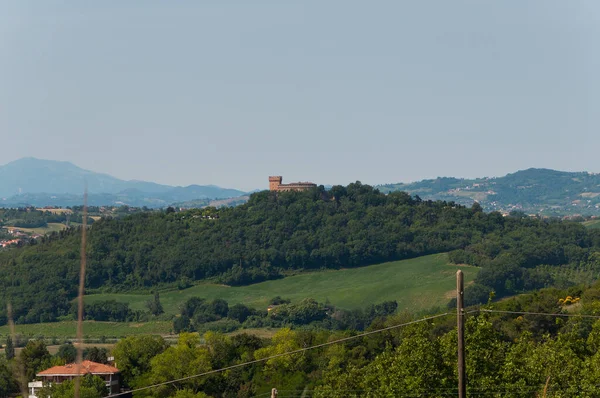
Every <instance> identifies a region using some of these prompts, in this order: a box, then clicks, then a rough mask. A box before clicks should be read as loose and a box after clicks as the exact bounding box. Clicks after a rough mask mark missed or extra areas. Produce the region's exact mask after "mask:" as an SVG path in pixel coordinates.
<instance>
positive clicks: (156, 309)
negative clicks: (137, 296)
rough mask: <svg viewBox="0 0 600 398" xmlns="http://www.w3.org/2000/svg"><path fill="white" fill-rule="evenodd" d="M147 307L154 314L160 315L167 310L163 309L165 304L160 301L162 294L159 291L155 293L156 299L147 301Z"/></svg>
mask: <svg viewBox="0 0 600 398" xmlns="http://www.w3.org/2000/svg"><path fill="white" fill-rule="evenodd" d="M146 307H148V310H150V313H151V314H152V315H160V314H162V313H163V312H165V311H164V310H163V306H162V304H161V303H160V295H159V294H158V292H155V293H154V299H153V300H149V301H148V302H147V303H146Z"/></svg>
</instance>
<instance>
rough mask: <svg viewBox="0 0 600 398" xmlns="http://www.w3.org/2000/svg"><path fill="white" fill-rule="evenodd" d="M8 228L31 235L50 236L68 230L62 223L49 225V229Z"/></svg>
mask: <svg viewBox="0 0 600 398" xmlns="http://www.w3.org/2000/svg"><path fill="white" fill-rule="evenodd" d="M6 228H10V229H14V230H16V231H21V232H25V233H30V234H38V235H46V234H49V233H52V232H58V231H62V230H63V229H65V228H67V226H66V225H65V224H61V223H48V226H47V227H40V228H20V227H11V226H7V227H6Z"/></svg>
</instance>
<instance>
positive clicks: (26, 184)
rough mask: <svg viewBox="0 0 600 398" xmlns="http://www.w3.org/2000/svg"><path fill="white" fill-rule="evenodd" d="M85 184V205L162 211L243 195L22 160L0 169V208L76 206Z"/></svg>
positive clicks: (204, 187) (34, 160)
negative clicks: (197, 202)
mask: <svg viewBox="0 0 600 398" xmlns="http://www.w3.org/2000/svg"><path fill="white" fill-rule="evenodd" d="M86 183H87V187H88V192H89V199H88V200H89V204H90V205H93V206H104V205H123V204H125V205H129V206H147V207H164V206H168V205H170V204H172V203H176V202H187V201H193V200H200V199H227V198H234V197H238V196H242V195H245V194H246V193H245V192H243V191H239V190H237V189H227V188H221V187H218V186H215V185H190V186H187V187H175V186H169V185H161V184H156V183H153V182H145V181H125V180H121V179H118V178H115V177H112V176H110V175H108V174H102V173H96V172H93V171H89V170H84V169H82V168H80V167H77V166H75V165H74V164H72V163H70V162H61V161H54V160H42V159H35V158H23V159H19V160H16V161H14V162H11V163H8V164H6V165H4V166H0V206H4V207H8V206H10V207H14V206H27V205H33V206H78V205H81V203H82V199H83V191H84V188H85V185H86Z"/></svg>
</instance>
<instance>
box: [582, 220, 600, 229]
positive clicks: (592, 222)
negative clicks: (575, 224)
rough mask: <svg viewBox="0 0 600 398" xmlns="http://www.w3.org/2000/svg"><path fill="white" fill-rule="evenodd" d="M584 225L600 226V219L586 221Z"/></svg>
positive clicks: (590, 226)
mask: <svg viewBox="0 0 600 398" xmlns="http://www.w3.org/2000/svg"><path fill="white" fill-rule="evenodd" d="M583 225H585V226H586V227H588V228H600V220H591V221H585V222H584V223H583Z"/></svg>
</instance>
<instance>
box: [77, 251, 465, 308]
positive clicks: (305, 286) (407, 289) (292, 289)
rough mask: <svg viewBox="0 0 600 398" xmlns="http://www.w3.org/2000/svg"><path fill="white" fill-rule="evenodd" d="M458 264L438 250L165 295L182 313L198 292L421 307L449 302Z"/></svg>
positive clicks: (138, 302) (141, 300) (255, 300)
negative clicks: (182, 306)
mask: <svg viewBox="0 0 600 398" xmlns="http://www.w3.org/2000/svg"><path fill="white" fill-rule="evenodd" d="M457 269H458V268H457V267H456V266H452V265H449V264H448V258H447V255H446V254H435V255H430V256H424V257H419V258H415V259H411V260H403V261H394V262H388V263H383V264H377V265H372V266H368V267H362V268H354V269H345V270H339V271H322V272H314V273H307V274H301V275H295V276H290V277H287V278H284V279H280V280H274V281H267V282H262V283H257V284H255V285H250V286H242V287H227V286H222V285H215V284H201V285H197V286H194V287H191V288H189V289H185V290H181V291H170V292H164V293H162V294H161V295H160V298H161V303H162V304H163V307H164V309H165V312H166V313H168V314H175V313H177V312H178V306H179V305H180V304H181V303H182V302H183V301H185V300H186V299H188V298H190V297H193V296H197V297H203V298H207V299H215V298H222V299H225V300H227V301H228V302H229V303H230V304H236V303H244V304H246V305H249V306H252V307H254V308H262V309H265V308H266V307H267V305H268V301H269V299H271V298H272V297H275V296H282V297H285V298H290V299H292V300H293V301H298V300H301V299H303V298H307V297H311V298H314V299H316V300H317V301H320V302H324V301H325V300H329V301H330V302H331V303H332V304H333V305H336V306H338V307H341V308H348V309H352V308H360V307H364V306H366V305H368V304H374V303H380V302H382V301H386V300H397V301H398V304H399V310H408V311H411V312H416V311H420V310H424V309H428V308H431V307H434V306H439V305H444V304H445V303H446V302H447V300H448V297H447V295H448V294H449V293H451V292H453V291H454V289H455V286H456V285H455V273H456V270H457ZM461 269H462V270H463V271H464V272H465V281H466V282H467V283H468V282H470V281H471V280H473V278H474V277H475V275H476V274H477V268H473V267H461ZM150 298H151V296H150V295H136V294H97V295H91V296H88V297H87V298H86V302H88V303H89V302H95V301H101V300H108V299H113V300H117V301H121V302H128V303H129V304H130V306H131V308H132V309H145V302H146V301H148V300H149V299H150Z"/></svg>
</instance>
